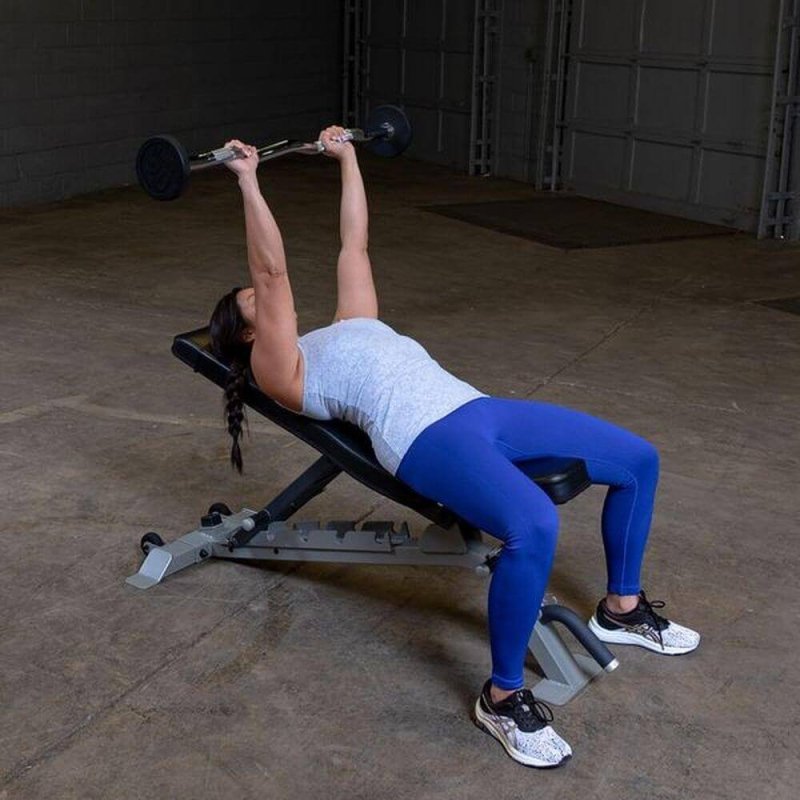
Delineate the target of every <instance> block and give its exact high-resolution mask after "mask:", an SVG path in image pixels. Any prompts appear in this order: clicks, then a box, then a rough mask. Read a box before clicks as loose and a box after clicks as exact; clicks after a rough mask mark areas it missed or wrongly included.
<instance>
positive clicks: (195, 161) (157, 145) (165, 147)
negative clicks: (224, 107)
mask: <svg viewBox="0 0 800 800" xmlns="http://www.w3.org/2000/svg"><path fill="white" fill-rule="evenodd" d="M339 138H340V140H341V141H349V142H354V143H363V144H366V145H367V147H368V149H369V150H371V151H372V152H373V153H376V154H377V155H379V156H384V157H386V158H391V157H393V156H398V155H400V153H402V152H403V151H404V150H405V149H406V148H407V147H408V145H409V144H410V143H411V124H410V123H409V121H408V117H407V116H406V115H405V113H404V112H403V110H402V109H400V108H398V107H397V106H388V105H387V106H376V107H375V108H373V109H372V111H371V112H370V113H369V115H368V116H367V119H366V121H365V123H364V128H363V129H362V128H347V129H346V130H345V132H344V135H343V136H341V137H339ZM324 150H325V146H324V145H323V144H322V142H320V141H319V140H318V141H316V142H300V141H296V140H293V139H281V140H280V141H277V142H273V143H272V144H267V145H264V146H263V147H259V148H257V151H256V152H257V153H258V160H259V162H261V161H268V160H269V159H272V158H278V157H279V156H285V155H287V154H289V153H303V154H305V155H318V154H319V153H322V152H323V151H324ZM242 155H243V153H242V152H241V151H240V150H238V149H237V148H234V147H220V148H217V149H216V150H209V151H208V152H205V153H196V154H194V155H189V153H188V152H187V150H186V148H185V147H184V146H183V145H182V144H181V143H180V142H179V141H178V140H177V139H176V138H175V137H174V136H169V135H168V134H161V135H159V136H151V137H150V138H149V139H147V140H145V141H144V142H143V143H142V145H141V147H140V148H139V151H138V153H137V154H136V177H137V178H138V179H139V183H140V185H141V187H142V188H143V189H144V190H145V191H146V192H147V194H149V195H150V197H152V198H154V199H156V200H175V199H176V198H178V197H180V196H181V195H182V194H183V191H184V190H185V189H186V185H187V184H188V183H189V176H190V175H191V174H192V173H193V172H198V171H200V170H203V169H208V168H209V167H216V166H219V165H220V164H224V163H225V162H226V161H231V160H232V159H235V158H241V157H242Z"/></svg>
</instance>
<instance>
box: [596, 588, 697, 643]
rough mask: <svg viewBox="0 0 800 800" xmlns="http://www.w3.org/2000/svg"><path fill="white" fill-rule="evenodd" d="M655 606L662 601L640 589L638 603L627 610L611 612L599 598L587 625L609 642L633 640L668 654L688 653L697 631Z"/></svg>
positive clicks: (628, 641)
mask: <svg viewBox="0 0 800 800" xmlns="http://www.w3.org/2000/svg"><path fill="white" fill-rule="evenodd" d="M657 608H664V603H663V601H661V600H654V601H652V602H651V601H650V600H648V599H647V597H646V596H645V593H644V592H639V605H638V606H637V607H636V608H634V609H633V611H630V612H628V613H627V614H614V613H612V612H611V611H609V610H608V608H607V606H606V601H605V600H601V601H600V602H599V603H598V604H597V611H595V613H594V616H593V617H592V618H591V619H590V620H589V628H590V629H591V631H592V633H594V634H595V635H596V636H597V638H598V639H600V641H602V642H608V643H609V644H635V645H638V646H639V647H646V648H647V649H648V650H653V651H654V652H656V653H662V654H663V655H668V656H679V655H683V654H684V653H691V652H692V650H694V649H695V648H696V647H697V645H698V644H700V634H699V633H697V631H693V630H692V629H691V628H685V627H684V626H683V625H678V624H677V623H676V622H671V621H670V620H668V619H666V618H665V617H662V616H659V615H658V614H656V612H655V609H657Z"/></svg>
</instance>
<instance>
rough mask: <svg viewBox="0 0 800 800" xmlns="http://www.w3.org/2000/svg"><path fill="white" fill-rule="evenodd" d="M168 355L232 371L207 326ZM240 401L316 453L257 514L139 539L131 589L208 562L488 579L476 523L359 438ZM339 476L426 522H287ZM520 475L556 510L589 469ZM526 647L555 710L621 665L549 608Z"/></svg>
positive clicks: (536, 467) (572, 619)
mask: <svg viewBox="0 0 800 800" xmlns="http://www.w3.org/2000/svg"><path fill="white" fill-rule="evenodd" d="M172 352H173V353H174V354H175V355H176V356H177V357H178V358H179V359H180V360H181V361H183V362H184V363H186V364H188V365H189V366H190V367H191V368H192V369H193V370H194V371H195V372H200V373H202V374H203V375H205V376H206V377H207V378H208V379H209V380H211V381H213V382H214V383H216V384H217V385H218V386H220V387H224V385H225V380H226V376H227V374H228V371H229V368H228V366H227V365H226V364H225V363H224V362H222V361H220V360H219V359H217V358H216V357H215V356H214V355H213V354H212V353H211V351H210V349H209V332H208V328H199V329H197V330H194V331H190V332H189V333H184V334H181V335H179V336H176V337H175V340H174V342H173V345H172ZM243 399H244V402H245V403H246V404H247V405H248V406H250V407H251V408H252V409H254V410H255V411H258V412H259V413H261V414H263V415H264V416H266V417H268V418H269V419H270V420H272V421H273V422H275V423H276V424H277V425H280V426H281V427H282V428H285V429H286V430H288V431H290V432H291V433H293V434H294V435H295V436H297V437H298V438H299V439H301V440H302V441H304V442H306V444H309V445H311V447H313V448H315V449H316V450H318V451H319V452H320V453H321V454H322V455H321V456H320V458H318V459H317V460H316V461H315V462H314V463H313V464H312V465H311V466H310V467H309V468H308V469H307V470H306V471H305V472H303V473H302V474H301V475H300V476H299V477H298V478H296V479H295V480H294V481H292V483H290V484H289V486H287V487H286V488H285V489H284V490H283V491H282V492H280V493H279V494H278V495H277V496H276V497H275V498H274V499H273V500H272V501H270V502H269V503H268V504H267V505H266V506H264V507H263V508H262V509H261V510H259V511H253V510H251V509H246V508H243V509H242V510H241V511H238V512H236V513H233V512H232V511H231V510H230V509H229V508H228V507H227V506H226V505H224V504H223V503H214V504H213V505H212V506H211V507H210V508H209V509H208V513H207V514H206V515H205V516H203V517H202V519H201V522H200V527H198V528H196V529H195V530H193V531H191V532H190V533H187V534H186V535H184V536H181V537H180V538H179V539H177V540H175V541H174V542H171V543H169V544H165V543H164V541H163V540H162V539H161V537H160V536H159V535H158V534H156V533H152V532H151V533H147V534H145V535H144V536H143V537H142V540H141V547H142V550H143V551H144V553H145V556H146V557H145V560H144V562H143V564H142V566H141V568H140V569H139V571H138V572H137V573H136V574H135V575H132V576H130V577H129V578H127V581H126V582H127V583H129V584H130V585H131V586H135V587H136V588H139V589H148V588H150V587H151V586H154V585H155V584H157V583H159V582H161V581H162V580H163V579H164V578H166V577H167V576H168V575H171V574H172V573H174V572H177V571H179V570H181V569H184V568H185V567H188V566H191V565H192V564H196V563H198V562H200V561H206V560H208V559H209V558H212V557H214V558H235V559H237V560H241V559H258V560H272V561H327V562H331V561H333V562H346V563H360V564H417V565H427V566H438V567H443V566H458V567H468V568H470V569H473V570H476V571H477V572H478V573H479V574H484V575H488V574H489V573H490V572H491V570H492V568H493V566H494V563H495V561H496V559H497V557H498V555H499V554H500V552H501V550H502V545H501V544H499V543H498V544H495V545H491V544H489V543H487V542H485V541H484V539H483V536H482V534H481V531H479V530H478V529H477V528H475V527H474V526H473V525H471V524H470V523H468V522H467V521H466V520H464V519H462V518H461V517H459V516H458V515H457V514H455V513H454V512H453V511H451V510H450V509H447V508H445V507H444V506H442V505H441V504H439V503H436V502H434V501H432V500H430V499H428V498H425V497H423V496H421V495H419V494H417V493H416V492H415V491H414V490H413V489H411V488H410V487H409V486H407V485H406V484H404V483H402V482H401V481H400V480H398V479H397V478H395V477H394V476H393V475H391V474H390V473H389V472H387V471H386V470H385V469H384V468H383V467H382V466H381V465H380V464H379V463H378V461H377V460H376V458H375V455H374V453H373V451H372V446H371V444H370V441H369V438H368V437H367V435H366V434H365V433H364V432H363V431H362V430H360V429H359V428H357V427H355V426H354V425H351V424H350V423H348V422H344V421H341V420H332V421H319V420H313V419H310V418H308V417H303V416H301V415H299V414H294V413H293V412H291V411H289V410H288V409H285V408H283V407H282V406H280V405H278V404H277V403H276V402H274V401H273V400H271V399H270V398H269V397H267V396H266V395H265V394H264V393H263V392H262V391H261V390H260V389H259V388H258V387H257V386H256V385H255V383H254V382H253V381H252V380H250V381H249V382H248V383H247V385H246V387H245V390H244V395H243ZM342 472H346V473H347V474H348V475H350V476H351V477H353V478H355V479H356V480H357V481H359V482H361V483H363V484H364V485H366V486H368V487H369V488H370V489H373V490H374V491H376V492H378V493H379V494H382V495H383V496H385V497H388V498H390V499H391V500H394V501H395V502H397V503H400V504H402V505H405V506H408V507H409V508H411V509H413V510H414V511H416V512H418V513H419V514H421V515H422V516H423V517H425V518H427V519H428V520H429V521H430V524H429V525H428V526H427V527H426V528H425V530H424V531H423V532H422V534H421V536H419V537H415V536H413V535H412V533H411V531H410V530H409V527H408V524H407V523H405V522H404V523H402V524H396V523H394V522H384V521H370V522H364V523H363V524H361V525H360V526H357V525H356V523H355V522H352V521H348V520H333V521H330V522H328V523H325V524H321V523H319V522H289V518H290V517H291V516H293V515H294V514H295V512H297V511H298V510H299V509H300V508H302V507H303V506H304V505H305V504H306V503H308V502H309V500H311V499H312V498H313V497H316V496H317V495H318V494H320V493H321V492H322V491H323V490H324V489H325V487H326V486H327V485H328V484H329V483H330V482H331V481H332V480H333V479H334V478H335V477H336V476H337V475H339V474H341V473H342ZM525 472H526V474H527V475H528V476H529V477H530V478H531V480H534V481H535V482H536V483H537V484H538V485H539V486H541V488H542V489H543V490H544V491H545V492H546V493H547V494H548V496H549V497H550V498H551V499H552V500H553V502H555V503H557V504H562V503H566V502H567V501H569V500H571V499H572V498H573V497H576V496H577V495H578V494H580V493H581V492H582V491H584V490H585V489H586V488H587V487H588V486H589V485H590V480H589V476H588V474H587V472H586V465H585V464H584V463H583V461H580V460H575V459H555V458H549V459H542V460H540V461H535V462H529V464H526V469H525ZM554 622H559V623H561V624H562V625H564V626H565V627H566V628H567V629H568V630H569V631H570V632H571V633H572V634H573V636H575V638H576V639H577V640H578V641H579V642H580V644H581V645H583V647H584V648H585V649H586V651H587V652H588V653H589V656H586V655H584V654H582V653H571V652H570V651H569V650H568V649H567V647H566V646H565V644H564V642H563V641H562V639H561V637H560V636H559V634H558V632H557V631H556V630H555V629H554V627H553V624H552V623H554ZM529 649H530V650H531V652H532V653H533V655H534V658H535V659H536V661H537V663H538V665H539V667H540V668H541V670H542V672H543V674H544V676H545V677H544V678H543V679H542V680H541V681H540V682H539V683H538V684H537V686H536V687H535V692H536V696H537V697H540V698H541V699H543V700H545V701H547V702H550V703H555V704H557V705H561V704H564V703H566V702H568V701H569V700H570V699H571V698H572V697H574V696H575V695H577V694H578V693H579V692H580V691H581V690H582V689H583V688H584V687H585V686H586V685H587V684H588V682H589V681H590V680H591V679H592V678H593V677H595V676H596V675H598V674H599V673H601V672H602V671H603V670H605V671H607V672H611V671H612V670H613V669H615V668H616V667H617V663H618V662H617V660H616V659H615V658H614V656H613V655H612V654H611V653H610V652H609V650H608V649H607V648H606V646H605V645H604V644H603V643H602V642H601V641H600V640H599V639H598V638H597V637H596V636H595V635H594V634H593V633H592V632H591V631H590V630H589V629H588V627H587V626H586V625H585V624H584V622H583V621H582V620H581V619H580V618H579V617H578V616H577V615H576V614H575V613H574V612H572V611H570V610H569V609H568V608H565V607H564V606H560V605H557V604H556V603H553V602H545V604H543V605H542V608H541V612H540V615H539V621H538V623H537V625H536V627H535V629H534V632H533V634H532V636H531V641H530V643H529Z"/></svg>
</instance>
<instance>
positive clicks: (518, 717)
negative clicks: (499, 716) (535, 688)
mask: <svg viewBox="0 0 800 800" xmlns="http://www.w3.org/2000/svg"><path fill="white" fill-rule="evenodd" d="M503 702H504V703H511V705H512V708H513V716H514V722H516V723H517V726H518V727H520V728H521V729H522V730H534V729H535V728H538V727H540V726H543V725H548V724H549V723H551V722H552V721H553V712H552V711H551V710H550V706H548V705H547V703H543V702H542V701H541V700H537V699H536V698H535V697H534V696H533V692H532V691H531V690H530V689H520V690H519V691H518V692H514V694H512V695H511V696H510V697H508V698H507V699H506V700H504V701H503Z"/></svg>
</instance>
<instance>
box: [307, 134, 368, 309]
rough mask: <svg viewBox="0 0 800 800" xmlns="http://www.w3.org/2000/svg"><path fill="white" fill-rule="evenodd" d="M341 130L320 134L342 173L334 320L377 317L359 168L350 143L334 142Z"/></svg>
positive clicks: (365, 205) (366, 213)
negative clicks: (340, 243) (339, 248)
mask: <svg viewBox="0 0 800 800" xmlns="http://www.w3.org/2000/svg"><path fill="white" fill-rule="evenodd" d="M343 133H344V129H343V128H339V127H336V126H334V127H330V128H326V129H325V130H324V131H322V133H321V134H320V140H321V141H322V143H323V144H324V145H325V153H326V155H330V156H331V157H333V158H335V159H337V160H338V161H339V165H340V167H341V174H342V197H341V203H340V208H339V235H340V238H341V242H342V245H341V250H340V251H339V260H338V262H337V266H336V283H337V289H338V291H337V304H336V315H335V317H334V321H338V320H341V319H349V318H351V317H377V316H378V297H377V294H376V292H375V283H374V281H373V278H372V267H371V265H370V261H369V254H368V252H367V243H368V220H369V212H368V210H367V196H366V193H365V192H364V181H363V180H362V178H361V170H360V169H359V167H358V159H357V157H356V151H355V148H354V147H353V145H352V144H350V142H336V141H334V139H335V137H336V136H341V135H342V134H343Z"/></svg>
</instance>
